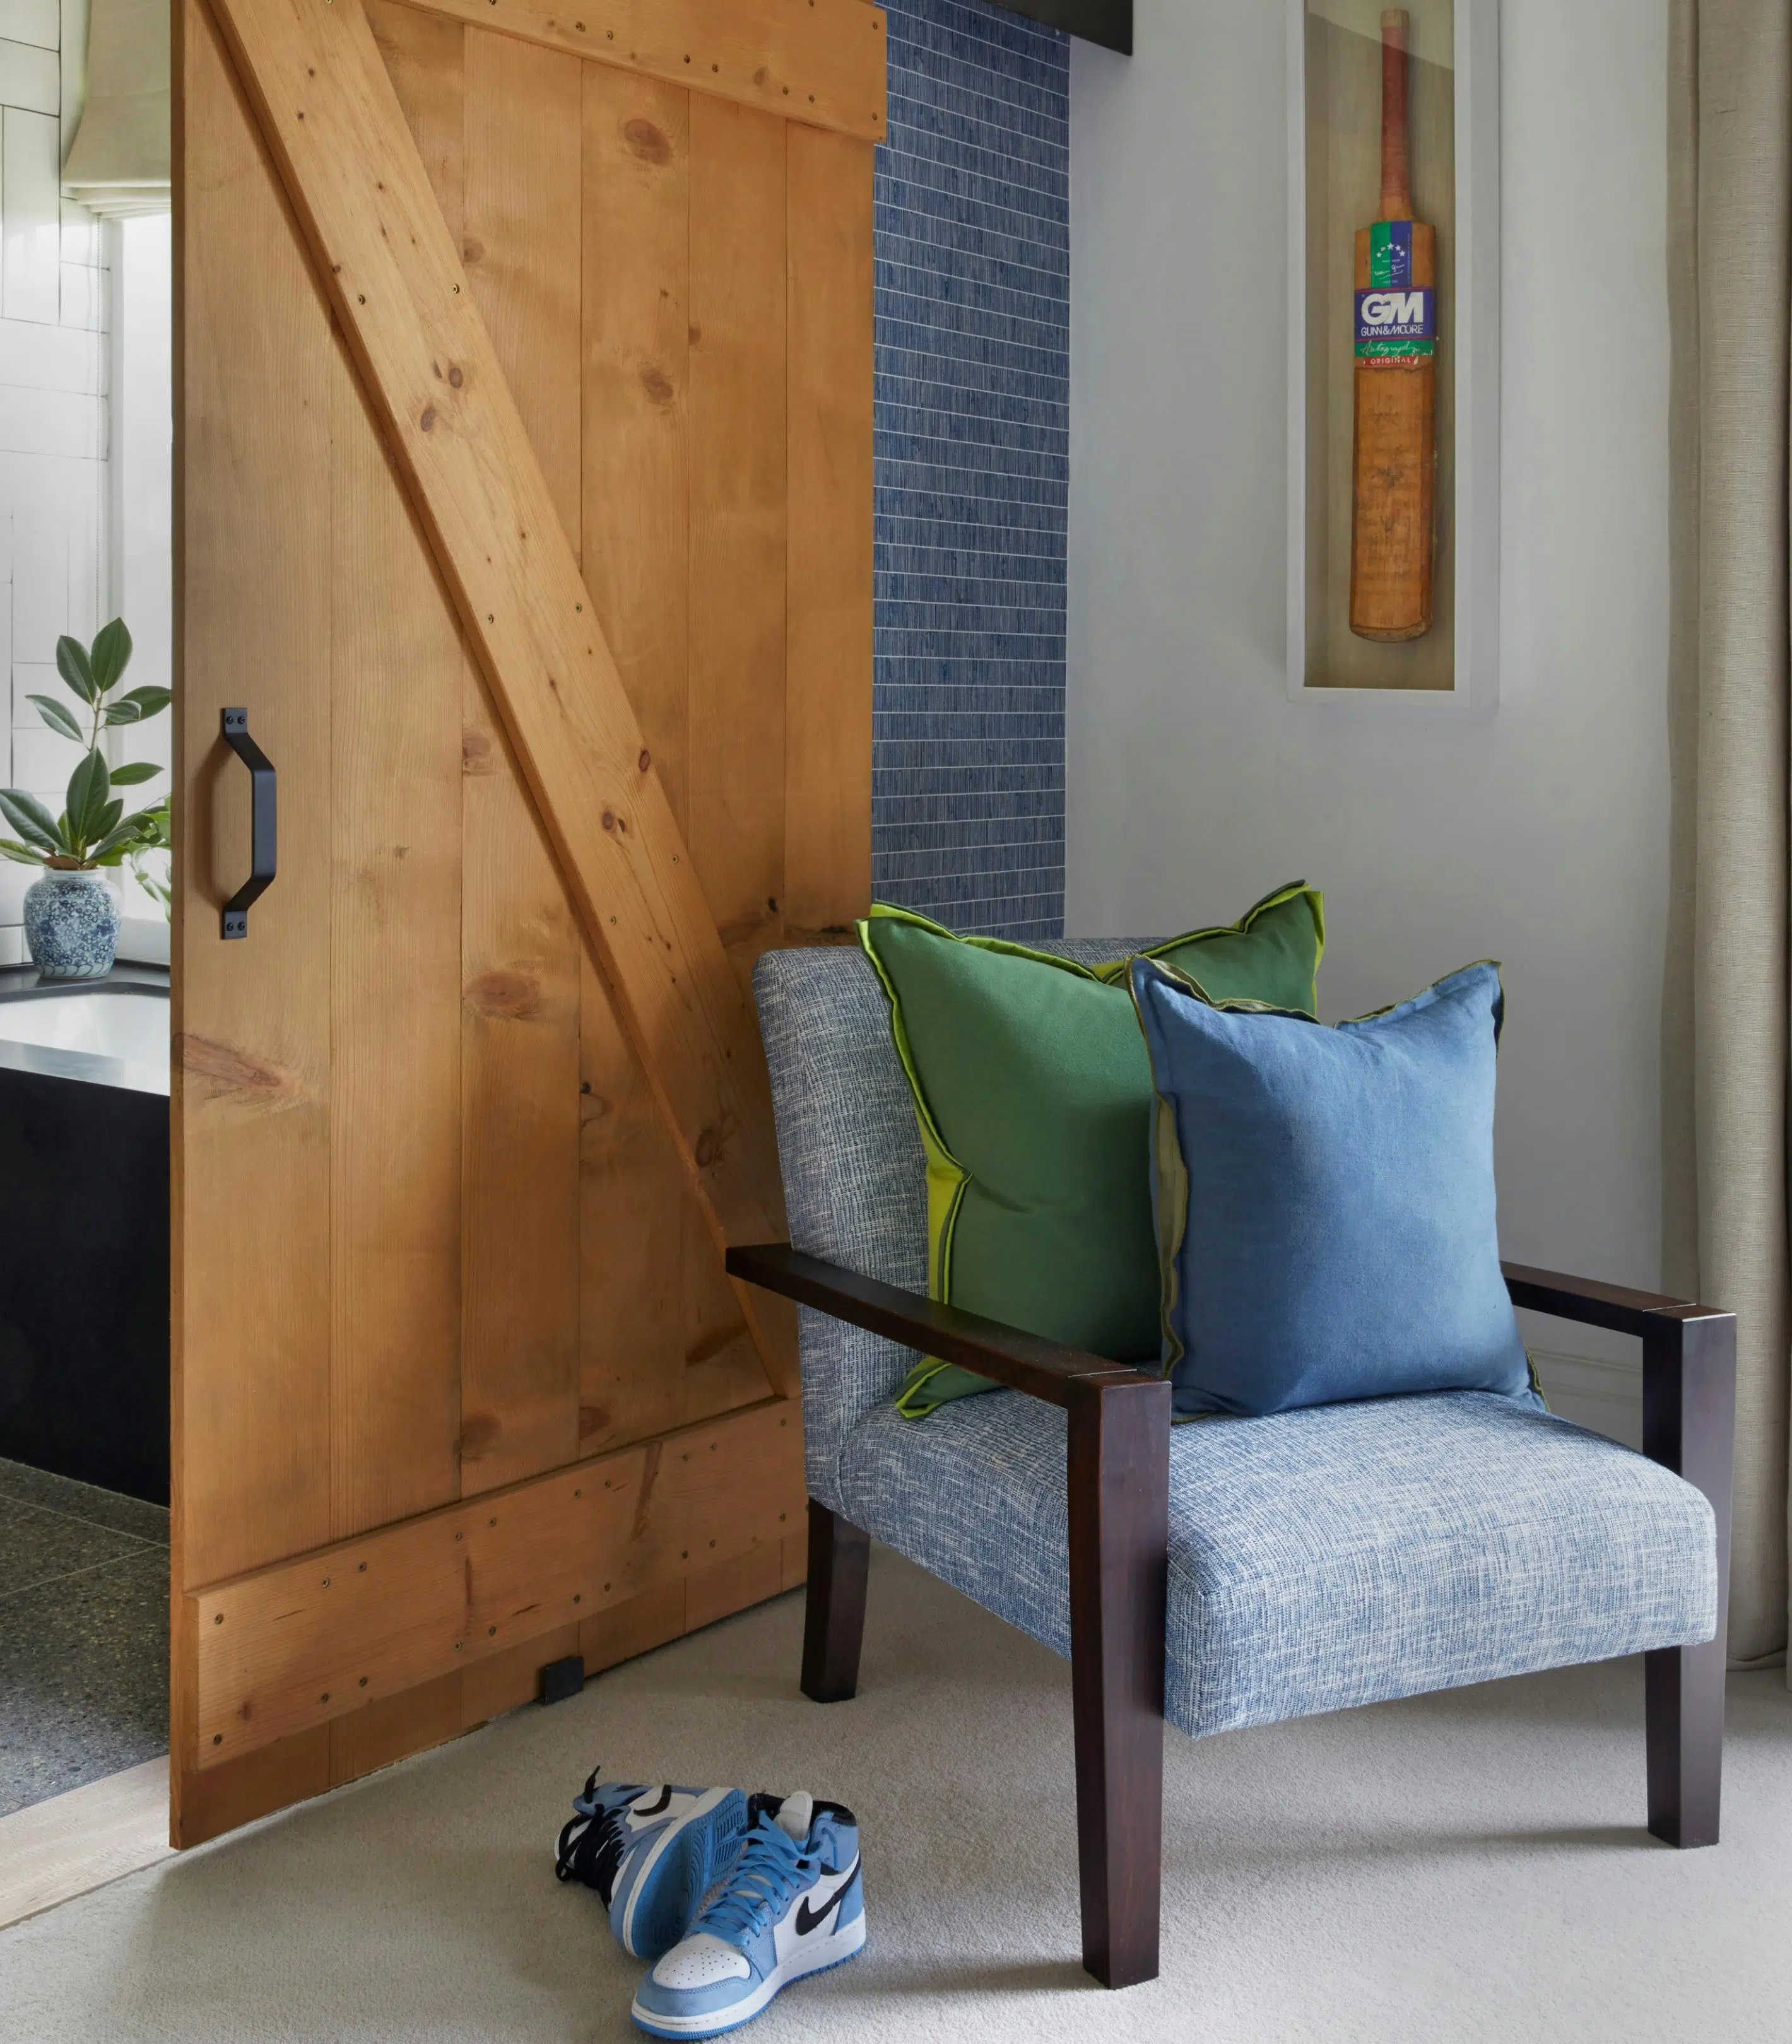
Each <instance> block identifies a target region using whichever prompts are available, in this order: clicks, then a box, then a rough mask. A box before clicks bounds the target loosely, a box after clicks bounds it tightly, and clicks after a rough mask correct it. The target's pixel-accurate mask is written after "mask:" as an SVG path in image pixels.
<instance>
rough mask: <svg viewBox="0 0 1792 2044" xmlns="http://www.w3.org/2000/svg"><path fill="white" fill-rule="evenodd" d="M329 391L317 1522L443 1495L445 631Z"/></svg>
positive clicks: (452, 1312)
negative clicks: (324, 1114)
mask: <svg viewBox="0 0 1792 2044" xmlns="http://www.w3.org/2000/svg"><path fill="white" fill-rule="evenodd" d="M331 404H332V428H333V431H332V439H333V460H334V471H335V473H334V490H333V498H334V502H333V517H332V521H331V526H330V551H331V556H332V573H331V578H330V580H331V586H332V593H333V609H332V613H331V616H332V647H331V656H332V657H331V710H330V719H329V729H330V734H331V745H332V751H333V791H332V806H333V830H332V855H333V857H332V873H333V903H332V910H331V919H330V1015H331V1036H332V1042H333V1047H334V1050H333V1064H332V1069H331V1087H330V1106H331V1121H332V1129H331V1146H330V1152H331V1179H330V1229H331V1236H332V1257H331V1280H332V1299H331V1308H332V1316H333V1339H332V1397H331V1428H330V1432H331V1454H332V1463H333V1469H332V1484H331V1490H332V1508H331V1529H330V1530H331V1537H332V1538H333V1539H339V1540H340V1539H346V1538H347V1537H348V1535H351V1534H353V1533H359V1532H361V1531H364V1530H365V1529H366V1528H367V1527H370V1526H378V1525H381V1524H383V1523H385V1522H386V1521H387V1520H393V1519H402V1518H406V1517H408V1516H410V1514H412V1513H413V1512H423V1511H427V1510H428V1509H429V1508H430V1507H431V1506H433V1505H436V1504H445V1503H446V1502H448V1500H450V1499H451V1498H452V1497H454V1496H456V1495H457V1494H458V1491H459V1484H460V1473H459V1458H458V1445H457V1443H458V1436H459V1434H460V758H461V676H462V667H463V663H462V655H461V639H460V626H459V624H458V623H457V621H456V618H455V617H454V614H453V613H452V610H451V609H450V608H449V606H448V598H447V596H446V594H445V592H444V590H442V588H441V586H440V583H439V582H438V581H437V579H436V571H435V567H434V563H433V561H432V560H431V559H430V557H429V552H428V551H427V549H426V548H425V545H424V543H423V540H422V536H421V533H419V532H417V529H416V526H415V524H414V521H413V518H412V515H411V512H410V506H409V505H408V504H407V502H406V499H405V497H404V494H403V491H402V489H401V487H400V486H399V483H398V478H397V476H396V475H395V474H394V473H393V471H392V467H391V463H390V457H389V456H388V455H387V454H386V448H385V444H384V443H383V441H382V440H381V439H380V437H379V433H378V432H377V430H376V428H375V423H374V421H373V418H372V417H371V413H369V411H368V409H367V403H366V400H365V398H363V394H362V392H361V390H360V385H359V383H358V382H357V381H356V378H355V375H354V373H353V371H352V368H351V367H350V365H349V363H348V359H347V357H346V355H344V354H343V353H341V352H340V347H339V348H338V352H337V354H336V377H335V379H334V382H333V387H332V391H331Z"/></svg>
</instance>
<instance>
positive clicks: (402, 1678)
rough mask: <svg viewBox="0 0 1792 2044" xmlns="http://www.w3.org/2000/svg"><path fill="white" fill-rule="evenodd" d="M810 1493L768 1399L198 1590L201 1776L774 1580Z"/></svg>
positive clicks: (191, 1616) (193, 1621)
mask: <svg viewBox="0 0 1792 2044" xmlns="http://www.w3.org/2000/svg"><path fill="white" fill-rule="evenodd" d="M804 1495H805V1493H804V1486H803V1473H802V1416H801V1411H800V1408H798V1406H796V1405H795V1404H791V1403H790V1402H789V1401H787V1400H783V1399H773V1400H768V1401H767V1403H765V1404H761V1405H756V1406H750V1407H748V1408H745V1409H744V1410H743V1411H740V1412H732V1413H729V1415H727V1416H725V1418H723V1419H720V1420H711V1421H708V1422H706V1423H704V1424H702V1425H701V1426H697V1427H686V1428H685V1429H684V1430H683V1431H681V1432H679V1433H675V1434H671V1435H667V1436H666V1437H665V1438H664V1439H661V1440H658V1441H652V1442H648V1443H645V1444H644V1445H642V1446H639V1447H632V1448H625V1449H621V1450H617V1451H616V1452H614V1453H613V1454H607V1455H601V1456H598V1457H596V1458H594V1459H593V1460H591V1461H590V1462H579V1463H575V1464H573V1465H572V1466H570V1467H568V1468H566V1469H562V1470H556V1471H555V1472H553V1473H552V1474H551V1475H548V1476H544V1477H533V1478H532V1479H530V1480H529V1481H526V1482H523V1483H518V1484H513V1485H510V1486H509V1487H508V1488H507V1489H502V1490H494V1491H488V1492H486V1493H483V1495H481V1496H478V1497H475V1498H472V1499H470V1500H463V1501H462V1502H460V1503H459V1504H451V1505H444V1507H442V1508H440V1510H438V1511H435V1512H425V1513H424V1514H422V1515H421V1516H419V1517H417V1518H415V1519H408V1520H402V1521H400V1522H399V1523H398V1524H396V1525H392V1526H386V1527H380V1528H379V1530H378V1531H375V1532H371V1533H366V1534H363V1535H360V1536H359V1537H357V1538H356V1539H352V1540H344V1541H340V1542H338V1543H336V1545H334V1546H329V1547H324V1548H320V1549H318V1550H317V1551H316V1552H315V1553H313V1554H302V1555H299V1556H298V1557H296V1558H294V1559H293V1560H291V1561H288V1562H279V1563H277V1564H276V1565H275V1566H272V1567H270V1568H266V1569H256V1570H255V1571H254V1572H252V1573H250V1574H248V1575H244V1576H239V1577H236V1578H235V1579H234V1580H233V1581H229V1582H225V1583H218V1584H214V1585H210V1586H209V1587H207V1588H206V1589H198V1590H195V1591H193V1592H191V1593H189V1594H188V1595H187V1596H186V1597H185V1598H184V1599H183V1610H182V1612H181V1618H182V1622H183V1626H184V1627H185V1631H186V1641H185V1643H186V1645H187V1648H188V1650H189V1655H190V1658H189V1659H188V1666H190V1669H192V1671H193V1677H194V1696H193V1712H192V1719H191V1723H192V1725H193V1735H192V1736H193V1746H192V1749H191V1750H190V1754H189V1755H188V1756H187V1758H188V1763H189V1765H190V1766H191V1767H193V1768H194V1769H196V1770H197V1771H198V1772H200V1773H203V1772H205V1771H206V1769H210V1768H211V1767H214V1766H217V1765H221V1764H223V1763H225V1762H229V1761H231V1760H233V1759H235V1758H237V1757H238V1756H239V1755H240V1754H245V1753H248V1752H252V1751H253V1750H256V1749H257V1748H259V1747H263V1746H271V1745H272V1744H273V1743H274V1742H275V1741H276V1740H281V1739H288V1738H290V1737H291V1736H292V1735H294V1734H296V1733H300V1732H303V1731H308V1730H310V1729H311V1728H313V1727H317V1726H321V1725H325V1724H327V1723H329V1722H330V1721H331V1720H332V1719H336V1718H340V1717H343V1716H345V1715H348V1713H349V1712H353V1711H356V1710H358V1709H360V1708H362V1707H363V1705H366V1704H375V1703H378V1702H379V1701H380V1700H382V1699H383V1698H389V1697H390V1698H396V1697H398V1696H402V1695H403V1694H404V1693H405V1692H408V1691H410V1690H413V1689H416V1688H417V1687H418V1686H419V1685H421V1684H425V1683H429V1682H432V1681H436V1680H438V1679H439V1678H440V1677H444V1676H449V1675H457V1676H460V1677H462V1678H463V1681H471V1682H475V1683H476V1682H477V1681H478V1680H479V1679H480V1678H479V1677H476V1676H475V1674H474V1673H473V1671H474V1670H475V1668H476V1667H477V1666H479V1663H481V1662H486V1661H488V1660H491V1659H494V1658H498V1657H500V1656H502V1655H505V1654H509V1653H510V1651H511V1650H513V1648H517V1647H520V1646H525V1645H526V1644H527V1643H528V1642H531V1641H533V1640H536V1639H539V1638H540V1636H541V1635H544V1634H546V1633H548V1632H552V1631H556V1630H565V1629H569V1628H573V1627H581V1626H583V1624H584V1623H586V1622H587V1621H590V1620H598V1619H602V1617H603V1616H604V1615H605V1614H606V1612H609V1611H610V1610H612V1609H613V1608H617V1607H620V1606H621V1605H623V1604H626V1603H628V1602H629V1601H630V1600H633V1599H634V1598H636V1597H639V1596H642V1595H643V1594H644V1593H647V1592H648V1591H651V1590H653V1589H656V1588H659V1587H661V1586H663V1585H666V1584H668V1583H672V1582H677V1581H683V1580H684V1579H686V1578H687V1577H690V1576H692V1575H694V1574H695V1573H698V1572H700V1571H702V1570H705V1569H708V1568H709V1567H710V1566H720V1565H721V1564H725V1563H730V1562H733V1563H738V1564H740V1565H741V1566H743V1567H744V1568H745V1569H746V1570H747V1571H748V1574H749V1575H750V1574H751V1573H752V1566H753V1558H754V1557H755V1556H759V1557H760V1558H761V1559H760V1562H759V1567H760V1569H761V1570H762V1571H763V1570H769V1569H771V1567H772V1566H774V1565H775V1563H776V1558H777V1557H779V1555H780V1554H781V1552H782V1543H783V1540H784V1539H785V1538H786V1535H790V1534H791V1533H792V1532H793V1531H796V1530H800V1528H801V1527H802V1510H803V1499H804ZM780 1566H781V1565H780ZM525 1658H526V1657H525Z"/></svg>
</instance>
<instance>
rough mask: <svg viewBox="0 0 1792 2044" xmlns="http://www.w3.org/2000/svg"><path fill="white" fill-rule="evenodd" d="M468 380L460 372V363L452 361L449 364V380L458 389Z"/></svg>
mask: <svg viewBox="0 0 1792 2044" xmlns="http://www.w3.org/2000/svg"><path fill="white" fill-rule="evenodd" d="M466 381H467V378H465V377H464V376H463V375H461V373H460V363H458V362H451V363H449V364H448V382H450V383H451V384H452V386H453V387H454V388H455V389H456V390H459V389H460V386H461V385H462V384H463V383H464V382H466Z"/></svg>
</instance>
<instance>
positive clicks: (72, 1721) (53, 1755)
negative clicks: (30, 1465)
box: [0, 1460, 168, 1816]
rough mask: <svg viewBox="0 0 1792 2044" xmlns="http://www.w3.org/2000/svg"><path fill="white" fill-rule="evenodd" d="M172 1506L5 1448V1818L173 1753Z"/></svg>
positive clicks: (0, 1707)
mask: <svg viewBox="0 0 1792 2044" xmlns="http://www.w3.org/2000/svg"><path fill="white" fill-rule="evenodd" d="M167 1719H168V1515H167V1512H166V1511H164V1510H163V1508H161V1507H160V1505H155V1504H144V1503H142V1502H141V1501H140V1500H138V1499H137V1498H134V1497H121V1496H117V1494H116V1493H113V1492H111V1491H106V1490H95V1489H92V1488H91V1487H90V1485H87V1484H83V1483H72V1482H71V1481H69V1480H68V1479H67V1477H59V1476H51V1475H48V1474H47V1473H45V1472H44V1471H43V1470H34V1469H27V1468H25V1466H24V1465H23V1464H22V1463H19V1462H6V1461H4V1460H0V1816H4V1815H6V1813H7V1812H9V1811H10V1810H17V1809H22V1808H24V1807H25V1805H26V1804H29V1803H38V1802H41V1801H42V1800H44V1797H45V1796H60V1794H61V1793H62V1792H63V1790H64V1789H65V1788H79V1787H80V1786H81V1785H83V1783H84V1782H88V1781H99V1780H101V1779H102V1777H105V1776H106V1775H108V1774H115V1773H118V1772H119V1770H120V1769H123V1768H126V1767H134V1766H136V1765H137V1763H138V1762H140V1761H144V1760H151V1759H153V1758H155V1756H156V1754H159V1753H162V1752H165V1751H166V1750H167V1743H168V1731H167Z"/></svg>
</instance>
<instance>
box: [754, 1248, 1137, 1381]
mask: <svg viewBox="0 0 1792 2044" xmlns="http://www.w3.org/2000/svg"><path fill="white" fill-rule="evenodd" d="M728 1274H729V1277H738V1278H740V1279H741V1280H742V1281H744V1282H745V1283H747V1284H748V1285H759V1286H761V1287H763V1289H765V1290H766V1291H767V1292H781V1293H783V1295H784V1297H786V1298H787V1299H794V1300H796V1301H798V1303H799V1304H802V1305H805V1306H813V1307H815V1308H817V1309H818V1310H819V1311H820V1312H824V1313H831V1314H832V1315H833V1317H834V1318H835V1319H836V1320H845V1321H848V1323H850V1324H851V1325H852V1326H853V1327H864V1328H867V1329H868V1330H869V1331H870V1332H871V1333H872V1334H874V1335H884V1336H885V1337H886V1339H889V1340H890V1341H898V1342H903V1343H906V1344H907V1345H908V1346H909V1347H910V1348H918V1349H919V1350H921V1351H922V1353H923V1354H926V1355H936V1356H938V1357H939V1358H940V1361H941V1362H956V1363H962V1364H963V1366H964V1368H965V1369H967V1370H975V1372H976V1373H977V1374H978V1375H979V1377H988V1378H989V1379H990V1381H992V1382H993V1383H996V1384H1004V1385H1007V1386H1008V1387H1009V1389H1011V1390H1014V1391H1024V1392H1025V1393H1027V1395H1028V1396H1029V1397H1032V1398H1043V1399H1044V1400H1045V1401H1046V1402H1047V1404H1052V1405H1062V1406H1064V1407H1068V1406H1069V1404H1070V1403H1071V1385H1073V1384H1088V1383H1090V1381H1098V1382H1101V1383H1105V1384H1114V1385H1121V1384H1126V1383H1131V1382H1134V1381H1136V1382H1138V1383H1141V1384H1156V1383H1160V1382H1161V1381H1163V1380H1162V1379H1161V1378H1160V1377H1158V1376H1157V1374H1156V1373H1155V1372H1152V1371H1147V1370H1132V1369H1129V1368H1128V1367H1127V1366H1126V1365H1125V1364H1124V1363H1117V1362H1109V1361H1108V1360H1107V1358H1106V1357H1104V1356H1099V1355H1090V1354H1088V1353H1087V1352H1086V1350H1082V1349H1075V1348H1066V1347H1064V1346H1063V1344H1062V1343H1059V1342H1054V1341H1047V1340H1046V1339H1044V1336H1043V1335H1029V1334H1026V1333H1024V1332H1023V1331H1021V1329H1020V1328H1019V1327H1005V1326H1004V1325H1003V1324H1002V1322H1001V1321H1000V1320H985V1319H984V1318H983V1315H982V1314H980V1313H967V1312H963V1310H962V1309H961V1308H959V1307H956V1306H947V1305H942V1304H940V1301H938V1300H937V1299H927V1298H923V1297H921V1294H920V1293H918V1292H905V1291H904V1290H903V1289H902V1287H901V1286H900V1285H885V1284H883V1283H881V1282H880V1281H879V1280H878V1279H877V1278H875V1277H860V1276H859V1274H858V1273H857V1272H856V1271H855V1270H843V1269H842V1268H841V1267H840V1265H838V1264H837V1263H825V1262H822V1260H821V1258H819V1257H818V1256H805V1255H804V1254H802V1251H800V1250H795V1249H792V1248H791V1247H790V1244H789V1243H784V1242H768V1243H759V1244H756V1245H755V1246H754V1247H752V1248H747V1249H731V1250H729V1252H728Z"/></svg>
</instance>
